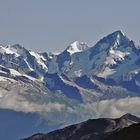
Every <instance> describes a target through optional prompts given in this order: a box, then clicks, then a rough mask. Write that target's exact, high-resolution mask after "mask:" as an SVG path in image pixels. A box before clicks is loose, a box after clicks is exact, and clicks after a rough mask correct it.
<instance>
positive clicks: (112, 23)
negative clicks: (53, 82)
mask: <svg viewBox="0 0 140 140" xmlns="http://www.w3.org/2000/svg"><path fill="white" fill-rule="evenodd" d="M139 6H140V1H139V0H117V1H116V0H69V1H68V0H0V43H1V44H16V43H19V44H21V45H23V46H24V47H25V48H27V49H31V50H35V51H46V52H59V51H63V50H64V49H65V48H66V47H67V46H68V44H70V43H71V42H73V41H75V40H79V41H82V42H87V43H88V44H89V45H94V44H95V43H96V42H97V41H98V40H99V39H100V38H101V37H103V36H105V35H107V34H109V33H111V32H113V31H115V30H122V31H123V32H124V33H125V34H126V35H127V36H129V37H130V38H131V39H133V40H135V41H136V42H137V43H138V42H140V27H139V25H140V8H139Z"/></svg>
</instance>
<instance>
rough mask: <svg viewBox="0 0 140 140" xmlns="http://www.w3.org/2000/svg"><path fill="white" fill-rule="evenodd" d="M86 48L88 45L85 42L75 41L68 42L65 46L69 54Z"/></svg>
mask: <svg viewBox="0 0 140 140" xmlns="http://www.w3.org/2000/svg"><path fill="white" fill-rule="evenodd" d="M87 48H89V47H88V45H87V44H86V43H83V42H79V41H75V42H73V43H72V44H70V45H69V46H68V47H67V49H66V50H67V52H69V53H70V54H74V53H77V52H82V51H84V50H86V49H87Z"/></svg>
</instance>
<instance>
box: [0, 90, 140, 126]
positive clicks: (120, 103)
mask: <svg viewBox="0 0 140 140" xmlns="http://www.w3.org/2000/svg"><path fill="white" fill-rule="evenodd" d="M3 95H4V96H2V97H1V98H0V108H2V109H12V110H15V111H18V112H19V111H22V112H26V113H38V114H40V116H41V117H42V118H45V119H46V120H47V121H48V122H50V123H53V124H63V125H67V124H72V123H77V122H79V121H84V120H87V119H91V118H98V117H120V116H121V115H124V114H125V113H132V114H134V115H140V97H127V98H123V99H118V100H115V99H111V100H103V101H99V102H94V103H81V104H78V103H76V102H69V101H68V102H67V101H66V102H63V101H62V100H58V101H52V100H45V101H43V102H37V100H40V99H39V98H35V100H33V101H30V100H27V98H26V96H23V95H22V94H17V93H14V92H13V91H11V92H8V93H7V94H3Z"/></svg>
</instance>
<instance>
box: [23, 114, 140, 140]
mask: <svg viewBox="0 0 140 140" xmlns="http://www.w3.org/2000/svg"><path fill="white" fill-rule="evenodd" d="M139 128H140V118H137V117H136V116H133V115H131V114H126V115H124V116H122V117H120V118H117V119H109V118H100V119H91V120H87V121H86V122H82V123H79V124H75V125H71V126H68V127H65V128H63V129H59V130H56V131H53V132H50V133H47V134H35V135H33V136H31V137H29V138H25V139H23V140H139V139H140V133H139V132H140V130H139Z"/></svg>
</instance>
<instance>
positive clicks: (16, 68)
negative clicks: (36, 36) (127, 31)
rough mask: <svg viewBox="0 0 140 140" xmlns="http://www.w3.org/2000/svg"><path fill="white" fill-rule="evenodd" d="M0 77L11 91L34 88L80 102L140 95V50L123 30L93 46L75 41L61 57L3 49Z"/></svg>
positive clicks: (11, 48) (10, 47)
mask: <svg viewBox="0 0 140 140" xmlns="http://www.w3.org/2000/svg"><path fill="white" fill-rule="evenodd" d="M0 77H1V80H0V81H2V82H5V83H7V84H8V85H10V87H11V88H12V87H13V82H14V85H15V83H16V84H17V86H18V87H19V85H22V84H25V86H26V85H28V86H32V85H33V86H34V90H36V91H38V90H40V92H49V93H51V92H52V93H56V94H55V95H53V96H56V95H57V93H58V94H59V96H61V95H62V96H63V98H65V100H75V101H78V102H91V101H96V100H104V99H112V98H117V99H118V98H123V97H128V96H130V97H132V96H133V97H134V96H140V94H139V92H140V48H139V46H138V45H135V43H134V41H132V40H130V39H129V38H128V37H126V36H125V35H124V33H122V32H121V31H116V32H114V33H112V34H109V35H108V36H106V37H104V38H102V39H101V40H100V41H98V42H97V44H95V45H94V46H93V47H89V46H88V45H87V44H86V43H80V42H79V41H75V42H74V43H72V44H71V45H69V46H68V47H67V48H66V50H64V51H63V52H61V53H59V54H53V53H51V54H48V53H37V52H33V51H30V50H27V49H25V48H24V47H22V46H20V45H13V46H0ZM38 85H39V87H40V88H39V87H38ZM27 89H28V88H27Z"/></svg>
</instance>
